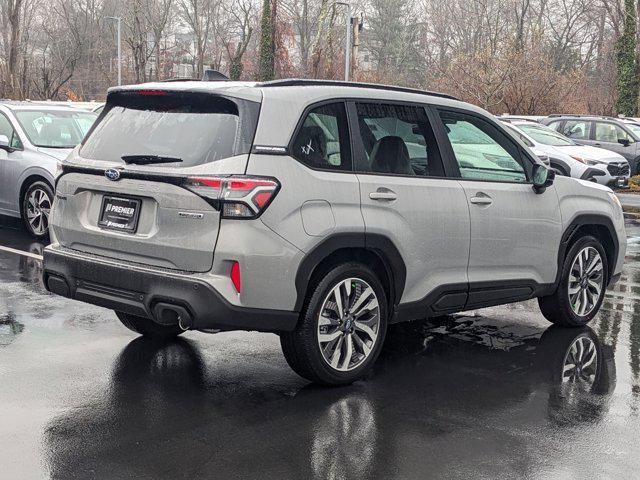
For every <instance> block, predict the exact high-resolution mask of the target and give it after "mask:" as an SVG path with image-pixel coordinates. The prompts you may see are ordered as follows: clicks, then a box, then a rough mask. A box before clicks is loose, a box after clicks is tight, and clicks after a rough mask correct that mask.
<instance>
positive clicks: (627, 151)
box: [541, 115, 640, 175]
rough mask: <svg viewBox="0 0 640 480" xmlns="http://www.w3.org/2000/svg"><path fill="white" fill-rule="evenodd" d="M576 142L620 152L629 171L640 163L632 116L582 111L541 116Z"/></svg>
mask: <svg viewBox="0 0 640 480" xmlns="http://www.w3.org/2000/svg"><path fill="white" fill-rule="evenodd" d="M541 123H542V124H543V125H548V126H549V127H551V128H553V129H554V130H556V131H558V132H560V133H562V134H563V135H566V136H567V137H569V138H571V139H572V140H573V141H575V142H576V143H577V144H579V145H590V146H593V147H600V148H604V149H606V150H610V151H612V152H616V153H618V154H620V155H622V156H623V157H624V158H625V159H627V161H628V162H629V166H630V167H631V175H638V173H640V172H639V170H638V168H639V167H640V165H639V160H640V123H638V122H636V121H635V120H634V119H627V118H615V117H596V116H583V115H551V116H550V117H548V118H545V119H543V120H541Z"/></svg>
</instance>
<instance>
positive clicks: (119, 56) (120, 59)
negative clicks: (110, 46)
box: [105, 17, 122, 85]
mask: <svg viewBox="0 0 640 480" xmlns="http://www.w3.org/2000/svg"><path fill="white" fill-rule="evenodd" d="M105 18H108V19H109V20H115V21H116V22H118V85H122V46H121V41H120V40H121V25H122V17H105Z"/></svg>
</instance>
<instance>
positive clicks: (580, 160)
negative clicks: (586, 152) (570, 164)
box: [571, 155, 604, 165]
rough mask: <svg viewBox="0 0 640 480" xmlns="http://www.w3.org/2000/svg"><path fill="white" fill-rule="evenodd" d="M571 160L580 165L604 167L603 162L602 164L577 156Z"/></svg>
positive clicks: (573, 156)
mask: <svg viewBox="0 0 640 480" xmlns="http://www.w3.org/2000/svg"><path fill="white" fill-rule="evenodd" d="M571 158H573V159H574V160H577V161H578V162H580V163H584V164H585V165H604V163H603V162H600V161H598V160H591V159H589V158H582V157H578V156H577V155H571Z"/></svg>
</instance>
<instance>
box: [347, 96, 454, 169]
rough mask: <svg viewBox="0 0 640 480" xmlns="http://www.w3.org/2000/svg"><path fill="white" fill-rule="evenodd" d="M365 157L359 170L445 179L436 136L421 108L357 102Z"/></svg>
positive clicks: (358, 167)
mask: <svg viewBox="0 0 640 480" xmlns="http://www.w3.org/2000/svg"><path fill="white" fill-rule="evenodd" d="M356 110H357V113H358V126H359V130H360V137H361V139H362V144H363V147H364V148H363V150H364V154H365V157H366V158H363V159H361V161H360V162H358V165H357V166H356V168H357V170H358V171H361V172H368V173H386V174H396V175H420V176H438V177H440V176H444V171H443V168H442V161H441V159H440V154H439V152H438V148H437V146H436V142H435V137H434V134H433V130H432V129H431V125H430V124H429V121H428V119H427V116H426V114H425V113H424V109H423V108H421V107H415V106H410V105H385V104H379V103H357V104H356Z"/></svg>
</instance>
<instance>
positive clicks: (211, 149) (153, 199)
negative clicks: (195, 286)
mask: <svg viewBox="0 0 640 480" xmlns="http://www.w3.org/2000/svg"><path fill="white" fill-rule="evenodd" d="M259 107H260V104H259V102H256V101H252V100H247V99H246V98H237V97H233V96H228V95H221V94H213V93H208V92H191V91H175V90H174V91H172V90H170V89H133V90H124V91H121V90H117V91H114V92H111V93H110V94H109V96H108V98H107V104H106V107H105V109H104V112H103V113H102V115H101V116H100V118H99V119H98V121H97V122H96V124H95V125H94V127H93V128H92V130H91V131H90V132H89V134H88V136H87V138H86V139H85V141H84V142H83V144H82V145H81V147H80V148H79V149H77V150H76V151H74V153H72V155H71V156H70V157H69V159H68V160H67V162H65V163H64V166H63V174H62V176H61V177H60V178H59V180H58V183H57V186H56V190H57V191H56V194H57V195H56V203H55V205H54V211H53V214H52V217H51V228H52V231H53V235H54V238H55V240H56V241H57V242H58V243H59V244H60V245H62V246H64V247H67V248H71V249H74V250H77V251H81V252H85V253H89V254H92V255H98V256H101V257H106V258H109V259H116V260H123V261H127V262H135V263H140V264H144V265H150V266H155V267H163V268H168V269H173V270H180V271H189V272H205V271H208V270H210V269H211V266H212V263H213V253H214V249H215V244H216V240H217V237H218V230H219V226H220V218H221V215H220V205H219V204H218V202H217V200H216V197H215V195H212V196H208V194H207V192H206V191H205V192H204V193H202V191H201V190H203V188H202V187H203V185H202V184H198V185H197V188H193V186H194V181H193V179H196V180H198V179H200V180H202V179H209V178H211V177H216V176H217V177H220V176H223V177H224V176H225V175H229V174H243V173H244V172H245V170H246V164H247V160H248V155H249V151H250V149H251V143H252V141H253V136H254V133H255V128H256V124H257V117H258V113H259ZM195 183H198V182H195ZM209 183H211V182H209ZM204 190H207V189H206V188H204ZM209 190H210V189H209Z"/></svg>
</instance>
